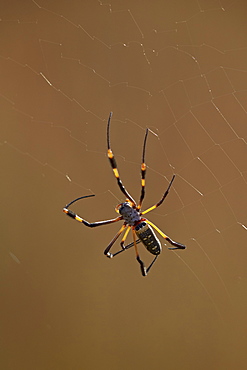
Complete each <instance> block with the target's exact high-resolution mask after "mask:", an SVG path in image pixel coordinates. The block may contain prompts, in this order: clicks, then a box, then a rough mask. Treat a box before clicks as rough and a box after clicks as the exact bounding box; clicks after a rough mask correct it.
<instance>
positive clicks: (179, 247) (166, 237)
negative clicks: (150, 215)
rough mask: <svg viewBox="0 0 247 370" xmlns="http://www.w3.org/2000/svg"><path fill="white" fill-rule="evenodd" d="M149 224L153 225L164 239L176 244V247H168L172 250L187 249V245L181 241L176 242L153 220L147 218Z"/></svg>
mask: <svg viewBox="0 0 247 370" xmlns="http://www.w3.org/2000/svg"><path fill="white" fill-rule="evenodd" d="M145 221H146V222H147V223H148V224H149V225H151V226H152V227H153V228H154V229H155V230H156V231H157V232H158V233H159V234H160V235H161V236H162V237H163V238H164V239H166V240H167V241H168V242H169V243H170V244H172V245H174V247H169V248H168V249H170V250H174V249H185V248H186V246H185V245H183V244H181V243H178V242H174V241H173V240H172V239H171V238H169V236H167V235H166V234H164V233H163V231H161V230H160V229H159V228H158V227H157V226H156V225H155V224H153V223H152V222H151V221H149V220H147V219H146V220H145Z"/></svg>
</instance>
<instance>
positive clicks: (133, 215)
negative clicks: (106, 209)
mask: <svg viewBox="0 0 247 370" xmlns="http://www.w3.org/2000/svg"><path fill="white" fill-rule="evenodd" d="M116 210H117V212H119V213H120V214H121V215H122V216H123V219H124V221H125V223H126V224H127V225H129V226H132V227H134V230H135V233H136V235H137V237H138V238H139V239H140V241H141V242H142V244H143V245H144V246H145V247H146V248H147V250H148V251H149V252H150V253H152V254H155V255H157V254H160V252H161V244H160V241H159V239H158V238H157V236H156V235H155V233H154V231H153V229H152V227H151V226H150V225H148V224H147V222H145V220H146V219H145V218H142V217H141V214H140V212H139V211H137V210H136V209H135V208H133V207H132V206H131V203H129V202H125V203H121V204H119V205H118V206H117V207H116Z"/></svg>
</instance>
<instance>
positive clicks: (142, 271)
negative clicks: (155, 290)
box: [136, 254, 158, 276]
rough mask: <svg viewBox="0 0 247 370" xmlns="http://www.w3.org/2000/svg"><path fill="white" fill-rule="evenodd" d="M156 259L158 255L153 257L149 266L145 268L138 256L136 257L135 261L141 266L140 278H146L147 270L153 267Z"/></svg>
mask: <svg viewBox="0 0 247 370" xmlns="http://www.w3.org/2000/svg"><path fill="white" fill-rule="evenodd" d="M157 258H158V254H157V255H156V256H155V257H154V259H153V261H152V262H151V263H150V265H149V266H148V268H146V267H145V265H144V262H143V261H142V260H141V259H140V256H139V254H138V256H137V257H136V259H137V261H138V262H139V264H140V266H141V273H142V276H147V274H148V272H149V270H150V269H151V267H152V266H153V264H154V262H155V261H156V260H157Z"/></svg>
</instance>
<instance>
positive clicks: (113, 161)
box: [107, 112, 136, 206]
mask: <svg viewBox="0 0 247 370" xmlns="http://www.w3.org/2000/svg"><path fill="white" fill-rule="evenodd" d="M111 117H112V112H111V113H110V115H109V118H108V124H107V156H108V158H109V161H110V164H111V167H112V170H113V173H114V176H115V177H116V179H117V183H118V186H119V188H120V190H121V192H122V193H123V194H124V195H125V196H126V198H127V199H128V200H129V201H130V202H131V203H132V205H133V206H136V202H135V200H134V199H133V198H132V196H131V195H130V194H129V193H128V191H127V190H126V189H125V187H124V185H123V183H122V181H121V179H120V177H119V172H118V169H117V162H116V159H115V157H114V154H113V152H112V150H111V146H110V123H111Z"/></svg>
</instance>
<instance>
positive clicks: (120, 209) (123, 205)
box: [115, 201, 133, 215]
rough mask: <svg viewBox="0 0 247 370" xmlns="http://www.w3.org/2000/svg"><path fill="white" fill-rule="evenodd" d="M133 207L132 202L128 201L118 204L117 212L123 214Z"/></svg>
mask: <svg viewBox="0 0 247 370" xmlns="http://www.w3.org/2000/svg"><path fill="white" fill-rule="evenodd" d="M131 208H133V207H132V205H131V203H130V202H128V201H126V202H124V203H120V204H118V205H117V206H116V208H115V210H116V212H117V213H120V215H123V214H124V213H126V212H128V211H129V210H130V209H131Z"/></svg>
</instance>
